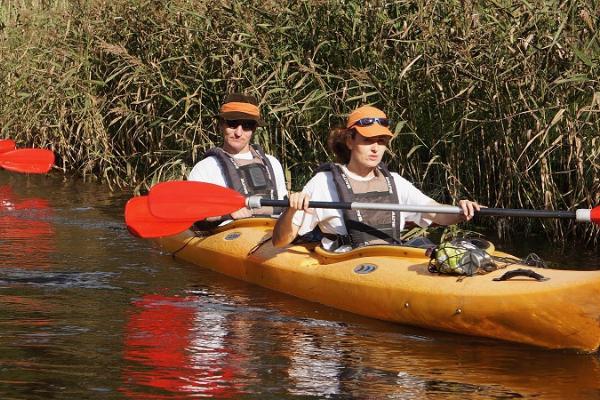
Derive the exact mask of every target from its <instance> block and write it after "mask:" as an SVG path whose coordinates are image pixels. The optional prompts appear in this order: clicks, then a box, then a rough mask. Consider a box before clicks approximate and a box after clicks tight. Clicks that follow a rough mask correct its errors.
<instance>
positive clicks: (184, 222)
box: [125, 181, 600, 238]
mask: <svg viewBox="0 0 600 400" xmlns="http://www.w3.org/2000/svg"><path fill="white" fill-rule="evenodd" d="M287 205H288V202H287V200H270V199H260V198H258V197H249V198H246V197H244V196H243V195H241V194H240V193H238V192H236V191H234V190H231V189H228V188H224V187H222V186H217V185H213V184H210V183H203V182H190V181H172V182H163V183H159V184H157V185H156V186H154V187H153V188H152V189H151V190H150V193H149V195H148V196H142V198H141V199H140V198H138V197H135V198H133V199H131V200H130V201H129V202H128V203H127V206H126V207H125V221H126V223H127V227H128V229H129V230H130V231H131V232H132V233H133V234H134V235H136V236H139V237H144V238H152V237H161V236H169V235H174V234H177V233H180V232H182V231H184V230H186V229H187V228H189V227H190V226H192V224H193V223H194V222H196V221H199V220H202V219H205V218H208V217H214V216H220V215H226V214H229V213H231V212H233V211H236V210H239V209H240V208H242V207H246V206H248V207H251V208H257V207H261V206H274V207H286V206H287ZM309 206H310V207H312V208H337V209H372V210H397V211H407V212H429V213H446V214H461V213H462V209H461V208H460V207H454V206H411V205H398V204H387V203H348V202H323V201H311V202H310V203H309ZM476 214H477V215H484V216H505V217H507V216H515V217H533V218H566V219H575V220H577V221H582V222H593V223H596V224H600V207H595V208H593V209H580V210H577V211H549V210H523V209H507V208H483V209H481V210H480V211H478V212H476Z"/></svg>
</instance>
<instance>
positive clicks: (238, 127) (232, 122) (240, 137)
mask: <svg viewBox="0 0 600 400" xmlns="http://www.w3.org/2000/svg"><path fill="white" fill-rule="evenodd" d="M219 125H220V126H221V132H222V133H223V138H224V141H223V150H225V151H226V152H227V153H229V154H238V153H246V152H248V151H250V139H252V134H253V133H254V131H255V130H256V127H257V122H256V121H254V120H249V119H223V120H221V122H220V123H219Z"/></svg>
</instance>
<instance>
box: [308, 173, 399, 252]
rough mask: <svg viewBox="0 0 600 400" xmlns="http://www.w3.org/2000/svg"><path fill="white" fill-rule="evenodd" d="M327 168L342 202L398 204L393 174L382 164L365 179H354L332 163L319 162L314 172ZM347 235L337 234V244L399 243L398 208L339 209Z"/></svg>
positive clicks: (358, 245) (359, 245)
mask: <svg viewBox="0 0 600 400" xmlns="http://www.w3.org/2000/svg"><path fill="white" fill-rule="evenodd" d="M321 171H330V172H331V173H332V175H333V182H334V183H335V187H336V190H337V193H338V196H339V198H340V201H343V202H361V203H392V204H398V202H399V201H398V193H397V191H396V185H395V184H394V178H393V177H392V175H391V174H390V172H389V171H388V170H387V168H386V167H385V165H383V164H379V165H378V166H377V169H376V170H375V177H374V178H373V179H371V180H369V181H357V180H355V179H352V178H350V177H349V176H348V175H347V174H345V173H344V171H343V170H342V168H341V166H340V165H339V164H335V163H327V164H323V165H321V166H320V167H319V169H318V172H321ZM342 214H343V218H344V224H345V225H346V230H347V231H348V235H347V236H346V237H344V236H341V237H338V238H337V239H338V244H339V245H344V244H349V245H351V246H352V247H354V248H356V247H361V246H367V245H373V244H399V243H401V240H400V212H399V211H385V210H343V212H342Z"/></svg>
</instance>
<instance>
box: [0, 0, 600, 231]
mask: <svg viewBox="0 0 600 400" xmlns="http://www.w3.org/2000/svg"><path fill="white" fill-rule="evenodd" d="M0 4H1V6H0V23H1V24H2V25H1V26H2V30H1V31H0V58H1V59H2V60H3V62H2V63H1V64H0V78H1V79H0V88H1V89H2V92H3V94H4V95H3V96H2V98H0V129H1V130H2V136H3V137H13V138H16V139H17V140H18V141H20V142H22V143H23V144H28V145H32V144H34V145H39V146H51V147H53V148H54V149H55V150H56V151H57V153H58V154H59V155H60V157H61V158H60V161H61V166H62V167H63V168H64V169H65V171H69V172H76V173H78V174H81V175H83V176H86V177H98V178H100V179H102V180H103V181H105V182H107V183H108V184H110V185H111V186H112V187H123V186H131V187H134V188H137V189H139V188H144V187H147V186H148V185H150V184H151V183H152V182H156V181H157V180H163V179H168V178H172V177H176V178H179V177H181V176H183V175H184V174H185V172H186V171H187V170H188V169H189V168H190V167H191V166H192V165H193V163H194V162H195V161H197V160H198V158H199V157H200V156H201V154H202V153H203V152H204V151H205V150H206V149H207V148H208V147H210V146H212V145H214V144H215V143H218V136H217V135H215V134H214V119H213V118H212V113H214V111H215V110H216V109H217V107H218V105H219V102H220V101H221V98H222V95H223V93H224V92H226V91H228V90H244V91H247V92H249V93H251V94H255V95H257V96H259V97H260V98H261V99H262V108H263V110H264V112H265V114H266V116H267V118H266V119H267V122H268V125H267V127H266V128H265V129H263V130H261V131H259V132H258V134H257V136H258V138H257V139H258V141H259V142H261V143H262V144H263V145H265V147H266V148H267V149H268V150H269V151H270V152H271V153H273V154H275V155H276V156H278V157H279V158H280V159H281V160H282V162H283V164H284V165H285V167H286V168H287V169H288V172H289V174H290V176H293V177H294V181H293V186H294V187H295V188H298V187H300V186H301V185H302V184H303V183H304V181H305V180H306V179H307V178H308V177H309V176H310V174H311V171H312V169H313V168H314V167H315V166H316V165H317V164H318V163H319V162H320V161H323V160H326V159H328V157H329V156H328V155H327V151H326V149H325V148H324V143H325V137H326V135H327V131H328V129H329V127H331V126H334V125H338V124H341V123H342V122H343V117H344V115H345V114H346V113H347V112H349V111H351V110H352V109H353V108H354V107H356V106H357V105H359V104H362V103H365V102H369V103H374V104H376V105H377V106H379V107H381V108H383V109H385V110H386V111H387V112H388V114H389V116H390V117H391V118H393V119H394V121H396V122H397V125H396V126H395V127H394V128H395V129H396V131H397V132H398V133H399V135H398V137H397V139H396V140H395V141H394V145H393V148H392V157H391V158H390V159H389V162H390V164H391V168H392V169H395V170H398V171H400V172H401V173H402V174H404V175H405V176H406V177H407V178H408V179H411V180H413V181H414V182H416V183H417V185H418V186H420V187H422V188H423V189H424V190H425V191H426V192H428V193H431V194H433V195H434V197H436V198H437V199H439V200H441V201H451V199H456V198H460V197H469V198H474V199H478V200H479V201H480V202H482V203H485V204H487V205H490V206H496V207H517V208H520V207H524V208H550V209H573V208H577V207H588V206H590V205H592V204H598V203H600V180H599V178H598V176H599V172H600V138H599V137H600V135H599V132H600V118H599V116H600V84H599V82H598V76H599V75H600V74H599V63H600V49H599V46H600V43H599V35H600V34H599V33H598V32H599V31H598V29H599V28H600V27H599V26H598V20H599V19H598V17H599V16H600V5H599V4H598V3H597V2H592V1H574V0H572V1H563V2H556V1H550V0H546V1H538V2H535V3H531V2H527V1H524V0H521V1H508V0H502V1H495V2H490V1H479V2H477V1H458V0H455V1H452V0H448V1H436V0H433V1H427V2H425V1H418V2H414V1H374V2H369V3H368V4H364V2H360V1H357V0H348V1H345V2H337V1H317V0H310V1H305V2H263V1H256V0H254V1H241V0H231V1H222V2H220V3H216V5H215V3H214V2H210V3H209V2H205V1H191V0H171V1H166V2H165V1H151V0H138V1H125V0H116V1H111V2H108V1H100V0H95V1H87V2H86V1H83V0H82V1H78V2H67V1H41V2H39V1H38V2H35V1H30V2H26V1H13V2H10V1H9V2H6V1H4V2H2V3H0ZM492 222H493V224H494V225H495V226H497V227H498V230H499V233H501V234H507V233H510V232H511V231H514V230H520V231H528V230H530V229H531V230H536V231H540V230H543V231H545V232H547V233H548V235H549V236H550V237H552V238H553V239H556V240H563V239H564V238H567V237H570V238H577V239H578V240H580V241H587V242H589V243H597V241H598V229H591V228H590V227H588V226H576V225H574V224H567V223H564V222H561V223H558V222H557V221H550V220H547V221H531V220H527V221H512V220H500V219H498V220H494V221H491V222H490V223H492Z"/></svg>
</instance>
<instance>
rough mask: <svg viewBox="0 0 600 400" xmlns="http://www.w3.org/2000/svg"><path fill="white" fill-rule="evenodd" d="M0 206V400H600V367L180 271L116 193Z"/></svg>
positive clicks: (35, 189) (0, 182)
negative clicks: (131, 220) (130, 223)
mask: <svg viewBox="0 0 600 400" xmlns="http://www.w3.org/2000/svg"><path fill="white" fill-rule="evenodd" d="M0 197H1V198H0V205H1V207H2V208H0V397H1V398H7V399H10V398H20V399H21V398H26V399H48V398H53V399H73V398H94V399H122V398H132V399H183V398H198V397H205V398H256V399H264V398H272V399H286V398H344V399H346V398H402V399H421V398H435V399H490V398H495V399H507V398H544V399H560V398H567V397H568V398H570V399H578V398H580V399H584V398H598V397H600V390H599V389H600V366H599V364H598V362H599V360H598V355H579V354H574V353H571V352H556V351H546V350H542V349H537V348H533V347H527V346H521V345H515V344H511V343H503V342H500V341H494V340H488V339H482V338H475V337H469V336H460V335H451V334H445V333H438V332H432V331H427V330H421V329H415V328H410V327H404V326H400V325H395V324H391V323H386V322H380V321H376V320H372V319H368V318H363V317H360V316H356V315H352V314H349V313H345V312H342V311H338V310H334V309H331V308H327V307H323V306H320V305H318V304H314V303H310V302H306V301H302V300H298V299H295V298H293V297H289V296H286V295H282V294H279V293H276V292H273V291H270V290H267V289H263V288H260V287H256V286H252V285H249V284H246V283H244V282H239V281H236V280H233V279H230V278H227V277H224V276H222V275H219V274H217V273H214V272H212V271H209V270H204V269H202V268H200V267H196V266H192V265H188V264H184V263H179V262H175V261H174V260H173V259H172V258H170V257H169V256H167V255H162V254H160V253H159V252H158V251H157V250H155V249H153V248H152V247H151V246H150V244H149V243H148V242H145V241H143V240H139V239H135V238H132V237H131V236H130V235H129V234H128V232H127V231H126V230H125V228H124V226H123V222H122V218H123V216H122V210H123V208H122V207H123V205H124V203H125V201H126V200H127V199H128V198H129V195H127V194H119V193H109V192H107V191H106V189H105V188H103V187H101V186H99V185H95V184H82V183H81V182H63V181H61V180H59V179H57V178H53V177H51V176H50V177H39V176H36V177H27V176H25V177H24V176H21V175H15V174H12V175H9V174H5V173H2V172H0ZM28 204H29V206H27V207H25V206H24V205H28ZM541 255H544V254H541Z"/></svg>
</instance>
